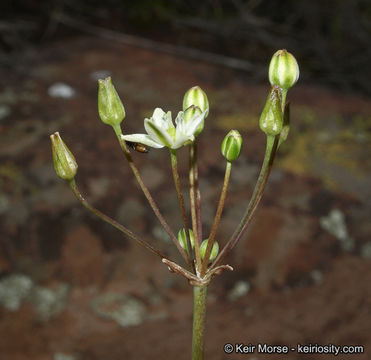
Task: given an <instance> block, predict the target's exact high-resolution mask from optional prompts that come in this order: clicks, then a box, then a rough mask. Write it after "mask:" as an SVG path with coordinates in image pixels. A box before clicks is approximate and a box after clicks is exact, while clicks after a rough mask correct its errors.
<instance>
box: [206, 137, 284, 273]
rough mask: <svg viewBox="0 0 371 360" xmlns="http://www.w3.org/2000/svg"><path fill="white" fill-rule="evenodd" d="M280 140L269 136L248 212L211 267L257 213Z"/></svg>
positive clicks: (219, 260)
mask: <svg viewBox="0 0 371 360" xmlns="http://www.w3.org/2000/svg"><path fill="white" fill-rule="evenodd" d="M278 140H279V135H277V136H267V145H266V150H265V156H264V161H263V165H262V168H261V170H260V174H259V177H258V181H257V183H256V185H255V189H254V192H253V195H252V197H251V200H250V202H249V205H248V206H247V209H246V212H245V214H244V216H243V218H242V220H241V222H240V224H239V225H238V227H237V229H236V230H235V232H234V233H233V235H232V236H231V238H230V239H229V240H228V242H227V244H226V245H225V246H224V248H223V250H222V251H221V252H220V253H219V255H218V256H217V258H216V259H215V260H214V261H213V263H212V264H211V266H210V268H215V266H217V265H218V263H220V262H221V261H222V260H223V259H224V257H225V256H226V255H227V254H228V253H229V252H230V250H232V249H233V248H234V247H235V246H236V244H237V242H238V241H239V240H240V238H241V237H242V235H243V234H244V232H245V231H246V229H247V227H248V225H249V224H250V222H251V219H252V217H253V215H254V213H255V210H256V208H257V206H258V204H259V202H260V200H261V198H262V196H263V192H264V189H265V185H266V184H267V181H268V178H269V175H270V172H271V169H272V165H273V161H274V157H275V154H276V150H277V145H278Z"/></svg>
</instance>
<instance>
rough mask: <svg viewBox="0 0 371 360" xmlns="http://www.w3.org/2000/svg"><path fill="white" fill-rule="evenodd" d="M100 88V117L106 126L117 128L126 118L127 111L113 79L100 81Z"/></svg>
mask: <svg viewBox="0 0 371 360" xmlns="http://www.w3.org/2000/svg"><path fill="white" fill-rule="evenodd" d="M98 86H99V89H98V112H99V117H100V118H101V120H102V121H103V122H104V123H105V124H107V125H111V126H113V127H117V126H119V125H120V124H121V122H122V120H124V118H125V109H124V105H122V102H121V100H120V97H119V96H118V94H117V92H116V89H115V87H114V86H113V84H112V80H111V77H108V78H106V79H104V80H98Z"/></svg>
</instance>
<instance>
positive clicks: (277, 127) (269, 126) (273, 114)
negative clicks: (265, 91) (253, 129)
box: [259, 86, 283, 136]
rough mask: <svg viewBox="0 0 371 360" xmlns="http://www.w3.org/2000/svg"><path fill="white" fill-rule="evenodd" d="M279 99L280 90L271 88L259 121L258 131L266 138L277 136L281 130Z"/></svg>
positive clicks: (280, 96)
mask: <svg viewBox="0 0 371 360" xmlns="http://www.w3.org/2000/svg"><path fill="white" fill-rule="evenodd" d="M281 98H282V90H281V89H280V88H279V87H278V86H272V88H271V91H270V92H269V95H268V98H267V101H266V103H265V105H264V109H263V111H262V113H261V115H260V119H259V126H260V129H261V130H262V131H263V132H265V134H266V135H267V136H268V135H271V136H275V135H278V134H279V133H280V132H281V130H282V125H283V118H282V109H281Z"/></svg>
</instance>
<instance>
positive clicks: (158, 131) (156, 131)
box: [144, 119, 173, 147]
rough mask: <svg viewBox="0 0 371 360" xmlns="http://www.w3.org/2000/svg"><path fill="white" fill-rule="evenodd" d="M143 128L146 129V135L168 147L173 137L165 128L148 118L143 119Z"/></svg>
mask: <svg viewBox="0 0 371 360" xmlns="http://www.w3.org/2000/svg"><path fill="white" fill-rule="evenodd" d="M144 128H145V129H146V131H147V133H148V135H149V136H150V137H151V138H152V139H153V140H154V141H155V142H157V143H159V144H163V145H165V146H167V147H170V146H171V144H172V142H173V139H172V138H171V136H170V135H169V134H168V132H167V131H166V129H163V128H162V127H160V126H158V125H157V124H155V123H154V122H153V121H151V120H149V119H145V120H144Z"/></svg>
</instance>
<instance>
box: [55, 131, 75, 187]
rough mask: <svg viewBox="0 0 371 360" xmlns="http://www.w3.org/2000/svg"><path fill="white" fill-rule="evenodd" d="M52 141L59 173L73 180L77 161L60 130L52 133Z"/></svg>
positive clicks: (61, 176) (60, 175)
mask: <svg viewBox="0 0 371 360" xmlns="http://www.w3.org/2000/svg"><path fill="white" fill-rule="evenodd" d="M50 140H51V142H52V153H53V164H54V169H55V172H56V173H57V175H58V176H59V177H60V178H62V179H64V180H67V181H71V180H73V178H74V177H75V175H76V173H77V168H78V166H77V162H76V160H75V157H74V156H73V155H72V153H71V151H70V150H69V149H68V147H67V146H66V144H65V143H64V142H63V140H62V138H61V137H60V135H59V132H55V133H54V134H52V135H50Z"/></svg>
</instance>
